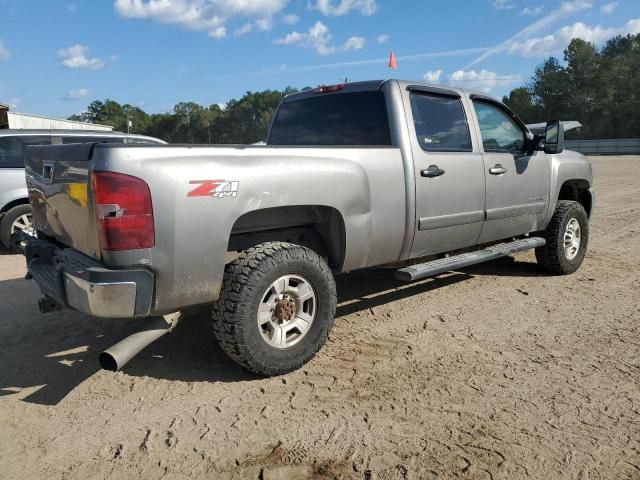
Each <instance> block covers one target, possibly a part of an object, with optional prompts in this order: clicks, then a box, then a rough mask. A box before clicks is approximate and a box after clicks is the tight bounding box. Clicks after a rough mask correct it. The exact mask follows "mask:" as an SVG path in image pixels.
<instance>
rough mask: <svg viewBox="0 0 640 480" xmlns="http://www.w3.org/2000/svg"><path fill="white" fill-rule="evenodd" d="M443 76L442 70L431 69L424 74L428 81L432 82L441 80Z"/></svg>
mask: <svg viewBox="0 0 640 480" xmlns="http://www.w3.org/2000/svg"><path fill="white" fill-rule="evenodd" d="M441 77H442V70H429V71H428V72H427V73H425V74H424V79H425V80H426V81H427V82H431V83H437V82H439V81H440V78H441Z"/></svg>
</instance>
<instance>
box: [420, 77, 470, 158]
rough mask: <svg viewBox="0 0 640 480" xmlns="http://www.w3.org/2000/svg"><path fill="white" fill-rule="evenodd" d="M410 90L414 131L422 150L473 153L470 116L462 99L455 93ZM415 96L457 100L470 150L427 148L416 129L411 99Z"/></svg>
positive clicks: (433, 90)
mask: <svg viewBox="0 0 640 480" xmlns="http://www.w3.org/2000/svg"><path fill="white" fill-rule="evenodd" d="M407 90H409V108H410V110H411V120H412V123H413V131H414V133H415V137H416V141H417V142H418V145H420V148H421V149H422V150H424V151H425V152H428V153H469V152H473V141H472V139H471V127H470V125H469V116H468V115H467V110H466V108H465V105H464V103H463V101H462V97H460V95H456V94H453V93H449V92H447V91H445V90H441V89H436V88H430V89H420V88H416V87H412V88H408V89H407ZM413 96H416V97H433V98H446V99H449V100H455V101H457V102H458V105H459V106H460V109H461V110H462V116H463V118H464V125H465V127H466V129H467V141H468V145H469V148H427V147H426V146H425V145H423V143H422V142H421V141H420V139H419V135H418V130H417V128H416V121H415V115H414V109H413V105H411V98H412V97H413Z"/></svg>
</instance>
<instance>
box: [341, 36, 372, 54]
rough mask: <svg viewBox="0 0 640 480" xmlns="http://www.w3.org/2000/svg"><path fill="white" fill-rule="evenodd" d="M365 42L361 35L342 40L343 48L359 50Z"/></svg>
mask: <svg viewBox="0 0 640 480" xmlns="http://www.w3.org/2000/svg"><path fill="white" fill-rule="evenodd" d="M365 43H366V41H365V39H364V38H362V37H351V38H349V39H348V40H347V41H346V42H344V47H343V48H344V50H345V51H347V50H361V49H363V48H364V44H365Z"/></svg>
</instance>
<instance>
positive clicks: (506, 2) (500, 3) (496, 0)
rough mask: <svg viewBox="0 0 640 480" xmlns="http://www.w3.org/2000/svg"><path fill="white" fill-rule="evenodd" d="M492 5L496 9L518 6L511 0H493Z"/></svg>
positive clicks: (508, 8)
mask: <svg viewBox="0 0 640 480" xmlns="http://www.w3.org/2000/svg"><path fill="white" fill-rule="evenodd" d="M491 6H492V7H493V8H495V9H496V10H511V9H513V8H516V6H515V5H514V4H513V2H512V1H511V0H491Z"/></svg>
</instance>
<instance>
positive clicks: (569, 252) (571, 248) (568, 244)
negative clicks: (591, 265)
mask: <svg viewBox="0 0 640 480" xmlns="http://www.w3.org/2000/svg"><path fill="white" fill-rule="evenodd" d="M581 239H582V232H581V230H580V222H578V220H576V219H575V218H572V219H571V220H569V222H568V223H567V227H566V228H565V230H564V256H565V257H566V258H567V260H573V259H574V258H576V256H578V252H579V251H580V242H581Z"/></svg>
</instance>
